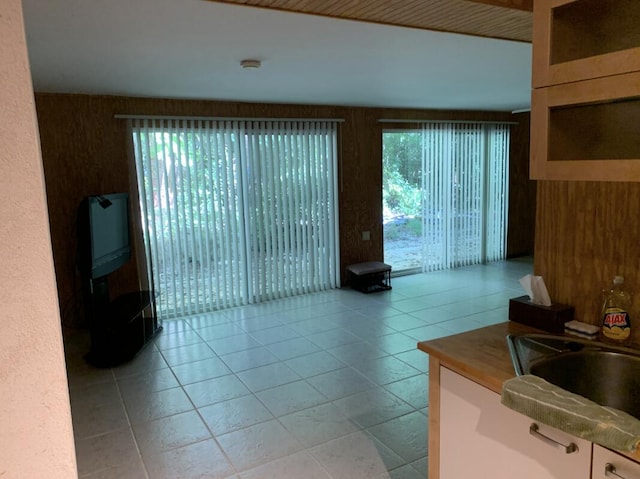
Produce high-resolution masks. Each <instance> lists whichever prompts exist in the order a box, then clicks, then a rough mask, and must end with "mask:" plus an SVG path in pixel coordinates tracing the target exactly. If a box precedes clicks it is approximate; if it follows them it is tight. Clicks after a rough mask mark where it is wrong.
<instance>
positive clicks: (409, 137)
mask: <svg viewBox="0 0 640 479" xmlns="http://www.w3.org/2000/svg"><path fill="white" fill-rule="evenodd" d="M383 144H384V147H383V151H384V155H386V156H385V158H384V159H383V165H384V171H383V176H384V178H385V179H384V185H385V186H384V188H385V193H384V194H383V200H384V201H385V204H384V207H383V209H384V211H385V220H384V221H385V225H384V232H385V238H384V240H385V261H386V262H387V263H390V264H391V265H392V267H393V268H394V270H395V271H403V270H405V271H416V270H421V271H434V270H439V269H446V268H452V267H457V266H463V265H469V264H478V263H482V262H485V261H493V260H497V259H502V258H504V256H505V250H506V231H507V205H508V156H509V126H508V125H504V124H486V123H424V124H423V126H422V128H421V129H420V130H412V131H397V130H396V131H387V132H385V133H384V136H383ZM398 145H404V147H402V148H401V147H399V146H398ZM387 218H391V221H389V220H388V219H387ZM417 222H419V224H420V226H419V227H418V226H417V225H416V223H417ZM389 224H391V225H393V228H391V227H389ZM401 225H404V231H403V233H402V237H403V240H404V241H405V243H407V242H410V241H411V240H413V241H414V242H415V245H416V246H414V247H413V249H407V248H406V246H404V245H403V244H402V243H401V242H399V241H398V239H397V236H401V235H399V234H398V231H400V227H401ZM412 235H413V236H412ZM418 248H419V253H418V251H417V250H418ZM407 253H408V254H409V255H410V256H409V257H407V256H403V255H406V254H407ZM394 263H396V264H394Z"/></svg>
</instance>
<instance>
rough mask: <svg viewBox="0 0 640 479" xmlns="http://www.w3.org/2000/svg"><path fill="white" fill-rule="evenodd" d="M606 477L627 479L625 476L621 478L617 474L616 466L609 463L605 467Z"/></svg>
mask: <svg viewBox="0 0 640 479" xmlns="http://www.w3.org/2000/svg"><path fill="white" fill-rule="evenodd" d="M604 475H605V476H607V477H616V478H618V479H626V478H625V477H624V476H621V475H620V474H618V473H617V472H616V466H614V465H613V464H611V463H610V462H607V463H606V464H605V466H604Z"/></svg>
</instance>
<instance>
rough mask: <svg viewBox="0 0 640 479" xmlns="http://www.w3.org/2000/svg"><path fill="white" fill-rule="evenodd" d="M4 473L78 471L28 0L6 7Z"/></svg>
mask: <svg viewBox="0 0 640 479" xmlns="http://www.w3.org/2000/svg"><path fill="white" fill-rule="evenodd" d="M0 477H2V479H9V478H34V479H36V478H47V479H57V478H60V479H70V478H71V479H72V478H75V477H77V472H76V460H75V450H74V443H73V428H72V424H71V411H70V406H69V393H68V389H67V378H66V370H65V363H64V352H63V344H62V332H61V323H60V317H59V311H58V301H57V292H56V284H55V274H54V269H53V258H52V253H51V239H50V237H49V219H48V215H47V201H46V195H45V189H44V175H43V170H42V159H41V154H40V143H39V137H38V127H37V120H36V113H35V104H34V98H33V88H32V84H31V74H30V70H29V62H28V58H27V48H26V41H25V33H24V22H23V17H22V5H21V0H3V1H2V8H1V9H0Z"/></svg>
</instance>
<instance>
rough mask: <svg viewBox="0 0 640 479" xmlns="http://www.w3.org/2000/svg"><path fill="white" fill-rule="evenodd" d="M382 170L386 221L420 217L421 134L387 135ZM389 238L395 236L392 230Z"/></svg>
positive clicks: (388, 133) (408, 132)
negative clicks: (405, 216)
mask: <svg viewBox="0 0 640 479" xmlns="http://www.w3.org/2000/svg"><path fill="white" fill-rule="evenodd" d="M382 170H383V172H382V178H383V188H382V207H383V214H384V216H385V218H387V217H392V216H395V215H408V216H418V215H420V205H421V186H422V185H421V182H422V152H421V138H420V132H417V131H406V132H405V131H398V132H387V133H384V134H383V142H382ZM389 234H393V232H392V231H391V229H390V230H389ZM388 239H391V238H388Z"/></svg>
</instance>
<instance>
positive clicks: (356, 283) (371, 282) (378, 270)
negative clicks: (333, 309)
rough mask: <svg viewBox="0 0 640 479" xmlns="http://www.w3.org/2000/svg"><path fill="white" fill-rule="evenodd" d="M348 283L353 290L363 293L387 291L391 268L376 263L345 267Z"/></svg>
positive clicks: (370, 262) (389, 284)
mask: <svg viewBox="0 0 640 479" xmlns="http://www.w3.org/2000/svg"><path fill="white" fill-rule="evenodd" d="M347 273H348V275H349V276H348V278H349V283H350V284H351V287H352V288H353V289H356V290H358V291H361V292H363V293H374V292H376V291H388V290H390V289H391V266H389V265H388V264H385V263H380V262H378V261H369V262H367V263H358V264H352V265H349V266H347Z"/></svg>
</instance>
